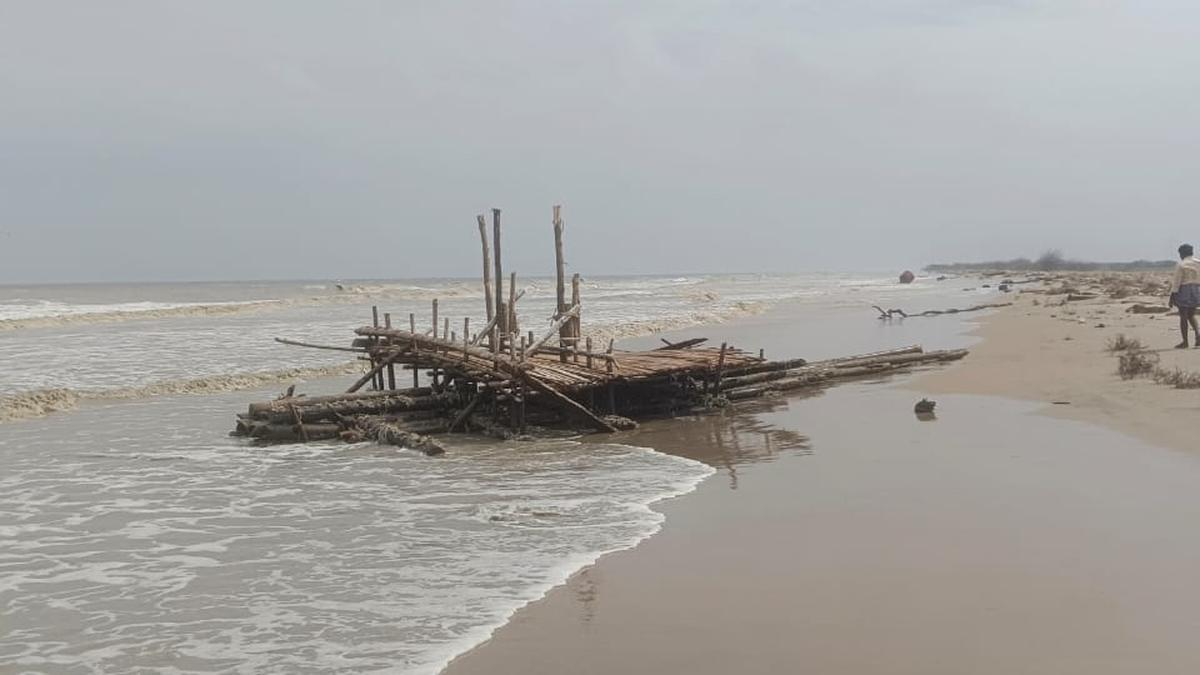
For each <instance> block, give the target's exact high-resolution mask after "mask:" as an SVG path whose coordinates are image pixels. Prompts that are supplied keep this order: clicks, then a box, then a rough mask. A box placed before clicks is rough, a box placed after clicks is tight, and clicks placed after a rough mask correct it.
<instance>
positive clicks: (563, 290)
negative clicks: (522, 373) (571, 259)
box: [553, 204, 568, 363]
mask: <svg viewBox="0 0 1200 675" xmlns="http://www.w3.org/2000/svg"><path fill="white" fill-rule="evenodd" d="M561 210H562V206H559V205H557V204H556V205H555V206H554V220H553V224H554V272H555V284H554V290H555V299H556V301H557V304H556V305H555V308H554V312H555V314H557V315H560V316H561V315H562V314H563V313H564V312H566V311H567V309H568V307H567V287H566V275H567V272H566V261H565V260H564V258H563V221H562V218H561V217H560V213H561ZM567 331H568V328H566V327H565V326H564V327H563V328H562V329H561V332H560V333H559V338H560V340H559V344H558V346H560V347H565V346H566V344H567V343H566V342H565V341H564V340H562V339H561V338H564V337H567ZM559 360H560V361H561V362H563V363H566V362H567V355H566V353H565V352H559Z"/></svg>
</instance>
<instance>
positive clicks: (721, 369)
mask: <svg viewBox="0 0 1200 675" xmlns="http://www.w3.org/2000/svg"><path fill="white" fill-rule="evenodd" d="M728 346H729V345H728V343H725V342H722V343H721V355H720V356H718V357H717V377H716V381H715V382H714V383H713V394H719V393H721V376H722V375H724V374H725V349H726V348H727V347H728Z"/></svg>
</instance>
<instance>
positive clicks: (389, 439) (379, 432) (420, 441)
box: [352, 415, 446, 456]
mask: <svg viewBox="0 0 1200 675" xmlns="http://www.w3.org/2000/svg"><path fill="white" fill-rule="evenodd" d="M352 424H353V426H354V428H355V429H356V430H358V431H359V432H360V433H361V434H362V435H363V436H364V437H366V438H369V439H371V440H373V441H375V442H376V443H383V444H385V445H396V446H400V447H404V448H408V449H409V450H416V451H417V452H422V453H425V454H426V455H431V456H432V455H442V454H445V453H446V448H445V447H444V446H443V445H442V444H441V443H438V442H437V441H435V440H433V439H432V438H429V437H427V436H422V435H420V434H416V433H413V432H411V431H405V430H404V429H402V428H401V427H400V426H399V425H397V424H395V423H392V422H388V421H386V420H384V419H382V418H379V417H373V416H371V415H358V416H356V417H354V418H352Z"/></svg>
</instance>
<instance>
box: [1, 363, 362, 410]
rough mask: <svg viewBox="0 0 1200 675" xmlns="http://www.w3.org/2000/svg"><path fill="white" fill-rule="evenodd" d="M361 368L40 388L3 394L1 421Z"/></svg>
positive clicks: (358, 365) (332, 374)
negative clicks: (88, 388)
mask: <svg viewBox="0 0 1200 675" xmlns="http://www.w3.org/2000/svg"><path fill="white" fill-rule="evenodd" d="M362 370H363V365H362V364H361V363H359V362H357V361H351V362H347V363H343V364H338V365H332V366H314V367H310V368H285V369H282V370H271V371H262V372H250V373H236V374H229V375H211V376H208V377H201V378H194V379H184V380H168V381H164V382H154V383H152V384H147V385H142V386H136V387H117V388H112V389H103V390H99V391H79V390H75V389H37V390H34V391H25V392H20V393H16V394H10V395H7V396H2V397H0V422H13V421H16V420H23V419H32V418H36V417H44V416H46V415H49V414H51V413H56V412H62V411H66V410H72V409H74V408H76V407H77V406H78V405H79V403H80V402H81V401H106V400H121V399H138V398H148V397H151V396H172V395H180V394H215V393H220V392H225V391H240V390H244V389H257V388H259V387H264V386H266V385H269V384H278V383H281V382H292V381H296V380H309V379H314V378H319V377H335V376H338V375H350V374H354V373H357V372H360V371H362Z"/></svg>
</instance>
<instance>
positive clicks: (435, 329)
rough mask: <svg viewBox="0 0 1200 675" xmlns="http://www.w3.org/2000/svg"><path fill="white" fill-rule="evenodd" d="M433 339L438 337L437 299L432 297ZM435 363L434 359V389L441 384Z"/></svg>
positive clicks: (435, 348) (435, 349)
mask: <svg viewBox="0 0 1200 675" xmlns="http://www.w3.org/2000/svg"><path fill="white" fill-rule="evenodd" d="M433 339H434V340H436V339H438V301H437V298H434V299H433ZM433 350H434V351H435V352H436V351H437V347H434V348H433ZM436 363H437V362H436V361H435V362H434V364H435V365H434V366H433V368H432V372H433V389H434V391H437V390H438V389H439V387H440V385H441V382H440V381H439V378H438V368H437V365H436Z"/></svg>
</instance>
